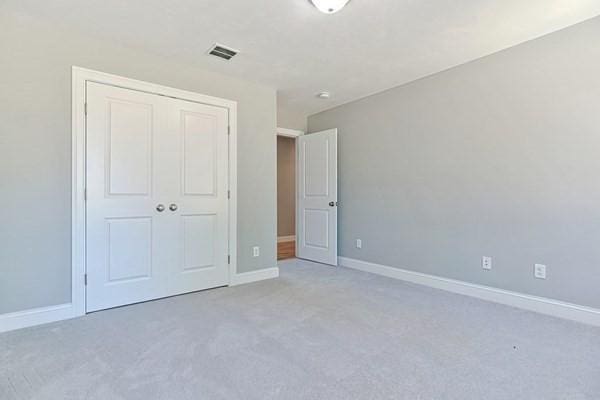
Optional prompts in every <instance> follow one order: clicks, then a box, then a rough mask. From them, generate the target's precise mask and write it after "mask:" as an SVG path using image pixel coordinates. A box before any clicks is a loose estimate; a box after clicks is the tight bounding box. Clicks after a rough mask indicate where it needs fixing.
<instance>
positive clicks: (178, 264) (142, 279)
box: [86, 82, 229, 311]
mask: <svg viewBox="0 0 600 400" xmlns="http://www.w3.org/2000/svg"><path fill="white" fill-rule="evenodd" d="M86 101H87V129H86V131H87V142H86V147H87V161H86V169H87V176H86V187H87V202H86V213H87V215H86V218H87V224H86V225H87V232H86V234H87V249H86V264H87V290H86V299H87V307H86V308H87V311H96V310H101V309H105V308H110V307H116V306H120V305H124V304H131V303H135V302H140V301H146V300H151V299H156V298H160V297H165V296H171V295H176V294H181V293H186V292H191V291H196V290H202V289H207V288H211V287H217V286H223V285H226V284H227V283H228V278H229V275H228V260H227V257H228V256H227V253H228V205H227V197H228V196H227V190H228V181H227V180H228V135H227V129H228V128H227V126H228V111H227V109H225V108H220V107H216V106H209V105H204V104H199V103H194V102H188V101H184V100H178V99H173V98H170V97H164V96H159V95H154V94H149V93H143V92H138V91H135V90H129V89H123V88H118V87H114V86H109V85H104V84H99V83H92V82H88V84H87V100H86Z"/></svg>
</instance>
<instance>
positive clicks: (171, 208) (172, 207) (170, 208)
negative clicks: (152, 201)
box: [169, 203, 177, 211]
mask: <svg viewBox="0 0 600 400" xmlns="http://www.w3.org/2000/svg"><path fill="white" fill-rule="evenodd" d="M169 210H171V211H177V204H175V203H171V205H170V206H169Z"/></svg>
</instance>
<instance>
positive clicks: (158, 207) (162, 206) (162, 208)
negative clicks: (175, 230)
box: [156, 204, 165, 212]
mask: <svg viewBox="0 0 600 400" xmlns="http://www.w3.org/2000/svg"><path fill="white" fill-rule="evenodd" d="M156 211H158V212H163V211H165V206H164V205H162V204H159V205H157V206H156Z"/></svg>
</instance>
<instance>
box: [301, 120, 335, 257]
mask: <svg viewBox="0 0 600 400" xmlns="http://www.w3.org/2000/svg"><path fill="white" fill-rule="evenodd" d="M297 141H298V150H297V152H298V159H297V168H296V169H297V174H298V205H297V210H298V216H297V218H296V221H297V224H298V227H297V231H298V235H297V239H296V243H297V245H296V247H297V254H298V257H299V258H304V259H307V260H311V261H317V262H320V263H324V264H331V265H337V129H330V130H326V131H322V132H317V133H311V134H309V135H304V136H300V137H299V138H298V139H297Z"/></svg>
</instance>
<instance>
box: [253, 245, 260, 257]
mask: <svg viewBox="0 0 600 400" xmlns="http://www.w3.org/2000/svg"><path fill="white" fill-rule="evenodd" d="M252 256H254V257H258V256H260V247H258V246H254V247H253V248H252Z"/></svg>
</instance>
